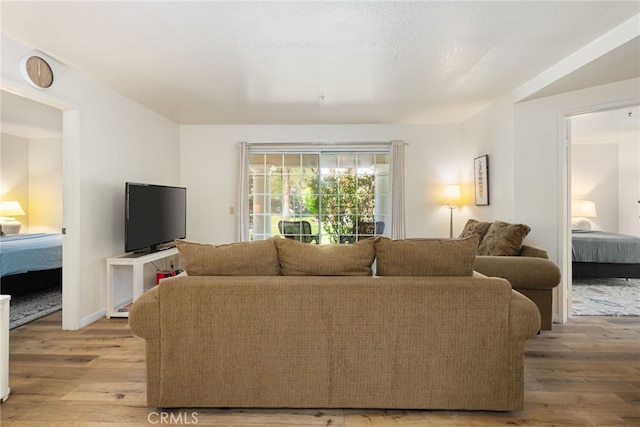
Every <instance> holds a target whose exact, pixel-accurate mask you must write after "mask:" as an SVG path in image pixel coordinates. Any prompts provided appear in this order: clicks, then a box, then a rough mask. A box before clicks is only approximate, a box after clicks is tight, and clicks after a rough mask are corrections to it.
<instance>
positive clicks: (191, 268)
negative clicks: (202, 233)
mask: <svg viewBox="0 0 640 427" xmlns="http://www.w3.org/2000/svg"><path fill="white" fill-rule="evenodd" d="M275 241H276V239H275V238H271V239H268V240H254V241H251V242H238V243H229V244H225V245H217V246H216V245H212V244H206V243H197V242H191V241H187V240H177V241H176V246H177V247H178V252H179V253H180V259H181V260H182V266H183V267H184V269H185V270H186V271H187V274H189V276H279V275H280V263H279V262H278V251H277V249H276V245H275Z"/></svg>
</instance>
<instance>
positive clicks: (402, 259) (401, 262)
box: [376, 235, 480, 276]
mask: <svg viewBox="0 0 640 427" xmlns="http://www.w3.org/2000/svg"><path fill="white" fill-rule="evenodd" d="M479 241H480V238H479V237H478V236H477V235H472V236H469V237H465V238H462V239H407V240H391V239H388V238H386V237H383V238H380V239H379V240H378V241H377V242H376V275H378V276H471V275H472V274H473V264H474V263H475V260H476V251H477V250H478V242H479Z"/></svg>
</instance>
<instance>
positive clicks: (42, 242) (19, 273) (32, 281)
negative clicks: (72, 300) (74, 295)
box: [0, 233, 62, 295]
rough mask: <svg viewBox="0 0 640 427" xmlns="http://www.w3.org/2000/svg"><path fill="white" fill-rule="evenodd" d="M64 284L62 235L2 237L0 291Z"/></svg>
mask: <svg viewBox="0 0 640 427" xmlns="http://www.w3.org/2000/svg"><path fill="white" fill-rule="evenodd" d="M53 285H56V286H57V285H60V286H61V285H62V235H61V234H48V233H38V234H15V235H8V236H2V237H0V293H2V294H10V295H14V294H20V293H24V292H30V291H33V290H37V289H39V288H42V287H45V286H53Z"/></svg>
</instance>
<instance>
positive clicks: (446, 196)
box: [442, 184, 462, 206]
mask: <svg viewBox="0 0 640 427" xmlns="http://www.w3.org/2000/svg"><path fill="white" fill-rule="evenodd" d="M461 202H462V190H461V189H460V185H458V184H450V185H445V186H444V187H443V188H442V204H443V205H448V206H456V205H459V204H460V203H461Z"/></svg>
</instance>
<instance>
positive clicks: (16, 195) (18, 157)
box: [0, 133, 29, 233]
mask: <svg viewBox="0 0 640 427" xmlns="http://www.w3.org/2000/svg"><path fill="white" fill-rule="evenodd" d="M3 200H4V201H7V200H17V201H18V203H20V206H22V209H24V211H25V213H26V214H27V215H25V216H21V217H17V218H16V220H18V221H20V223H22V229H21V230H20V232H21V233H24V232H25V231H26V230H27V229H28V227H29V140H28V139H26V138H21V137H19V136H15V135H9V134H6V133H2V134H0V201H3Z"/></svg>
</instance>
